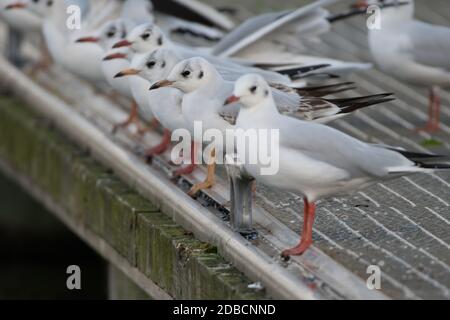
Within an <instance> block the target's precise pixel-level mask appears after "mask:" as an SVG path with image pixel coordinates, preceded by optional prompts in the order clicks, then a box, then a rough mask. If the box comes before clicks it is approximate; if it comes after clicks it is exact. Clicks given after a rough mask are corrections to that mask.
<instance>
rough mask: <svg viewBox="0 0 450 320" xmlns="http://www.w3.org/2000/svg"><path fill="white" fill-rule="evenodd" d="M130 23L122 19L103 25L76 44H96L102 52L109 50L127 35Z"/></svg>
mask: <svg viewBox="0 0 450 320" xmlns="http://www.w3.org/2000/svg"><path fill="white" fill-rule="evenodd" d="M129 24H130V22H128V21H126V20H124V19H116V20H112V21H108V22H106V23H105V24H103V25H102V26H101V27H100V29H99V30H98V31H96V32H95V33H94V34H93V35H92V36H87V37H82V38H79V39H78V40H77V41H76V42H78V43H85V42H88V43H89V42H90V43H97V44H99V45H100V46H101V47H102V48H103V49H104V50H107V49H110V48H111V47H112V45H113V44H115V43H117V42H118V41H119V40H121V39H125V38H126V36H127V35H128V29H129Z"/></svg>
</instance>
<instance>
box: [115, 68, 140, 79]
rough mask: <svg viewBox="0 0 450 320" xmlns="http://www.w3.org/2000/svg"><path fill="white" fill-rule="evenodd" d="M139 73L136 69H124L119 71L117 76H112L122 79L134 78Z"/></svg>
mask: <svg viewBox="0 0 450 320" xmlns="http://www.w3.org/2000/svg"><path fill="white" fill-rule="evenodd" d="M139 73H141V70H137V69H125V70H122V71H120V72H119V73H118V74H116V75H115V76H114V78H122V77H126V76H135V75H137V74H139Z"/></svg>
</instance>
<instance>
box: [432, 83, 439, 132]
mask: <svg viewBox="0 0 450 320" xmlns="http://www.w3.org/2000/svg"><path fill="white" fill-rule="evenodd" d="M439 91H440V90H439V88H436V89H435V98H436V101H435V105H434V108H435V109H434V123H433V128H432V129H433V130H434V131H438V130H439V129H440V128H439V126H440V122H441V95H440V92H439Z"/></svg>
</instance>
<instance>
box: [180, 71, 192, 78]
mask: <svg viewBox="0 0 450 320" xmlns="http://www.w3.org/2000/svg"><path fill="white" fill-rule="evenodd" d="M190 74H191V72H190V71H189V70H186V71H183V73H182V74H181V75H182V76H183V77H185V78H187V77H189V76H190Z"/></svg>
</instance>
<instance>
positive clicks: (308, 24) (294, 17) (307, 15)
mask: <svg viewBox="0 0 450 320" xmlns="http://www.w3.org/2000/svg"><path fill="white" fill-rule="evenodd" d="M335 1H336V0H318V1H315V2H313V3H311V4H308V5H306V6H304V7H301V8H299V9H297V10H288V11H281V12H275V13H267V14H263V15H260V16H256V17H254V18H251V19H249V20H247V21H246V22H244V23H243V24H241V25H240V26H239V27H237V28H236V29H235V30H234V31H233V32H231V33H230V34H229V35H228V36H226V37H225V38H224V39H222V41H220V42H219V43H218V44H217V45H216V46H215V47H214V50H213V52H214V54H216V55H221V56H231V55H234V54H236V53H237V52H239V51H241V50H243V49H245V48H246V47H248V46H250V45H252V44H254V43H255V42H257V41H258V40H260V39H262V38H263V37H266V36H267V35H269V34H272V33H273V32H275V31H277V30H280V29H281V28H286V27H288V28H290V29H291V28H292V26H293V25H297V26H298V27H297V29H298V30H300V31H302V22H304V26H303V31H306V30H308V29H309V30H310V31H311V32H312V31H314V32H316V31H317V30H319V28H317V26H318V25H319V24H318V22H316V21H315V20H314V18H317V19H321V20H323V19H322V18H323V14H321V12H323V11H322V9H321V8H322V6H325V5H328V4H330V3H333V2H335ZM294 23H295V24H294Z"/></svg>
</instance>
